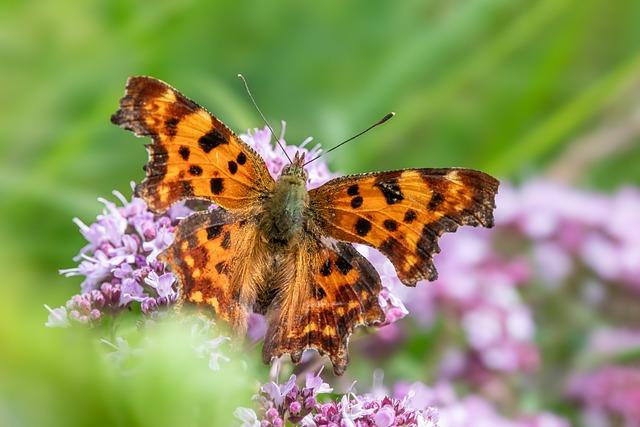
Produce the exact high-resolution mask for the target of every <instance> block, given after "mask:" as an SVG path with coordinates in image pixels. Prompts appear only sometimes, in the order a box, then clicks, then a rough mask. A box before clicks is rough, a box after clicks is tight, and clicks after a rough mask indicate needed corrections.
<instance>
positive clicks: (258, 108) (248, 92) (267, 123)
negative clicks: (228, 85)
mask: <svg viewBox="0 0 640 427" xmlns="http://www.w3.org/2000/svg"><path fill="white" fill-rule="evenodd" d="M238 78H240V80H242V83H244V88H245V89H246V90H247V94H248V95H249V98H251V102H253V106H254V107H256V110H258V113H260V117H262V120H264V122H265V124H266V125H267V127H268V128H269V130H270V131H271V135H272V136H273V138H274V139H275V140H276V142H277V143H278V146H279V147H280V148H282V152H283V153H284V155H285V156H286V157H287V160H289V163H292V162H291V157H289V155H288V154H287V151H286V150H285V149H284V147H283V146H282V143H281V142H280V138H278V137H277V136H276V133H275V132H274V131H273V128H272V127H271V125H270V124H269V122H268V121H267V118H266V117H265V116H264V114H262V111H260V107H258V104H257V103H256V100H255V99H254V98H253V95H252V94H251V91H250V90H249V85H248V84H247V80H246V79H245V78H244V76H243V75H242V74H238Z"/></svg>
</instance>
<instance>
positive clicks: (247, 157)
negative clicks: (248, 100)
mask: <svg viewBox="0 0 640 427" xmlns="http://www.w3.org/2000/svg"><path fill="white" fill-rule="evenodd" d="M111 121H112V122H113V123H114V124H117V125H119V126H121V127H123V128H125V129H127V130H130V131H132V132H134V133H135V134H136V135H137V136H151V137H152V139H153V144H150V145H148V146H147V149H148V151H149V163H148V164H147V165H146V166H145V170H146V174H147V176H146V179H145V180H144V181H143V182H142V184H141V185H140V186H139V188H138V189H137V192H138V194H139V195H140V196H141V197H143V198H144V200H145V201H146V202H147V204H148V205H149V207H150V208H151V209H153V210H154V211H158V212H162V211H164V210H166V209H167V208H168V207H169V206H171V205H172V204H173V203H175V202H177V201H179V200H183V199H187V198H199V199H204V200H208V201H212V202H215V203H217V204H218V205H220V206H222V207H224V208H226V209H229V210H243V209H247V207H248V206H249V205H250V204H251V203H252V202H253V201H255V200H256V199H257V198H259V197H260V196H261V195H263V194H264V193H265V192H268V191H269V190H271V189H272V188H273V185H274V180H273V178H272V177H271V175H270V174H269V171H268V170H267V167H266V165H265V163H264V160H262V158H261V157H260V156H259V155H258V154H257V153H256V152H255V151H254V150H253V149H251V148H250V147H249V146H248V145H247V144H245V143H244V142H243V141H242V140H240V138H238V137H237V136H236V135H235V134H234V133H233V132H231V131H230V130H229V129H228V128H227V127H226V126H225V125H224V124H223V123H222V122H221V121H219V120H218V119H216V118H215V117H213V116H212V115H211V114H209V113H208V112H207V111H206V110H205V109H203V108H202V107H200V106H199V105H198V104H196V103H195V102H193V101H191V100H190V99H188V98H186V97H185V96H184V95H182V94H181V93H180V92H178V91H177V90H175V89H173V88H172V87H171V86H169V85H168V84H166V83H164V82H162V81H160V80H156V79H153V78H151V77H131V78H129V80H128V81H127V88H126V92H125V96H124V97H123V98H122V99H121V101H120V109H119V110H118V111H117V112H116V113H115V114H114V115H113V116H112V117H111Z"/></svg>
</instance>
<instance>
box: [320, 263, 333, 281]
mask: <svg viewBox="0 0 640 427" xmlns="http://www.w3.org/2000/svg"><path fill="white" fill-rule="evenodd" d="M320 274H322V275H323V276H325V277H326V276H328V275H330V274H331V260H330V259H327V260H326V261H325V262H324V263H323V264H322V267H320Z"/></svg>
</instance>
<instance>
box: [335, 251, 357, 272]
mask: <svg viewBox="0 0 640 427" xmlns="http://www.w3.org/2000/svg"><path fill="white" fill-rule="evenodd" d="M336 267H337V268H338V270H339V271H340V273H342V274H343V275H346V274H348V273H349V272H350V271H351V270H353V266H352V265H351V264H350V263H349V261H347V260H346V259H344V258H343V257H342V256H339V257H338V259H336Z"/></svg>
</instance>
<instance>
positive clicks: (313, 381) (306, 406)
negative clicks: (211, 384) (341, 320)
mask: <svg viewBox="0 0 640 427" xmlns="http://www.w3.org/2000/svg"><path fill="white" fill-rule="evenodd" d="M331 391H333V389H332V388H331V387H329V384H327V383H325V382H324V381H323V380H322V378H321V377H320V372H318V373H317V374H311V373H309V374H307V377H306V381H305V383H304V386H298V385H297V377H296V376H295V375H291V377H290V378H289V380H288V381H287V382H286V383H284V384H277V383H275V382H269V383H267V384H265V385H264V386H262V388H261V390H260V394H259V395H257V396H256V397H255V400H256V401H257V402H258V405H259V407H260V408H259V409H258V412H257V413H256V412H255V411H254V410H252V409H248V408H239V409H238V410H237V411H236V417H237V418H239V419H240V420H241V421H242V427H271V426H273V427H280V426H284V425H286V424H287V423H293V424H295V425H300V426H305V427H320V426H323V427H324V426H353V427H369V426H379V427H390V426H423V427H437V426H438V423H437V422H438V415H437V411H436V410H435V409H434V408H431V407H428V408H423V409H415V408H409V407H407V406H406V403H407V399H396V398H393V397H388V396H382V397H374V396H373V395H370V394H363V395H357V394H355V393H346V394H344V395H343V396H342V397H341V398H340V399H339V400H330V401H328V402H324V403H320V402H319V399H320V397H321V396H320V395H322V394H325V393H330V392H331Z"/></svg>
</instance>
